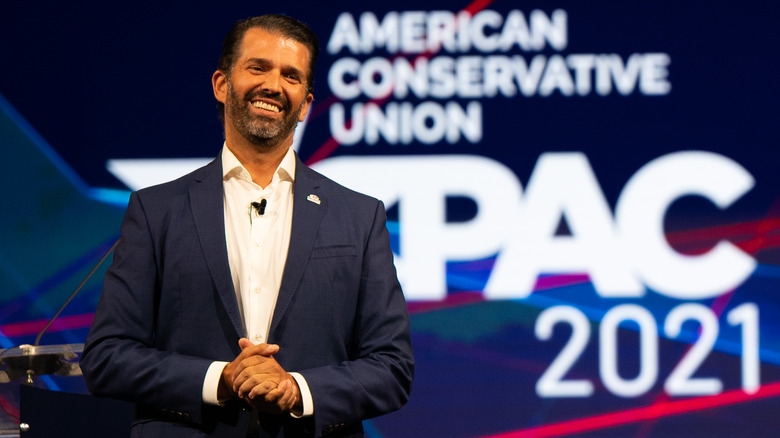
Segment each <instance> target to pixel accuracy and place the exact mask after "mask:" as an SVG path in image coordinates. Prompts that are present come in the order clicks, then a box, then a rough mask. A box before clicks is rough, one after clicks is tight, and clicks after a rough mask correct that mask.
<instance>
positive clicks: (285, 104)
mask: <svg viewBox="0 0 780 438" xmlns="http://www.w3.org/2000/svg"><path fill="white" fill-rule="evenodd" d="M257 98H262V99H266V100H270V101H272V102H274V103H275V104H276V106H278V107H279V108H281V109H282V110H283V111H289V110H290V101H288V100H287V98H285V97H284V95H283V94H278V93H268V92H266V91H263V90H256V91H250V92H249V93H247V94H246V96H244V100H245V101H247V102H251V101H252V100H253V99H257Z"/></svg>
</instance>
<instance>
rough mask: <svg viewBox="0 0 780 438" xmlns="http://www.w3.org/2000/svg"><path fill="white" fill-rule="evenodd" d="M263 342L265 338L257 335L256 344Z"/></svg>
mask: <svg viewBox="0 0 780 438" xmlns="http://www.w3.org/2000/svg"><path fill="white" fill-rule="evenodd" d="M262 340H263V337H262V336H260V335H259V334H256V335H255V341H256V342H260V341H262Z"/></svg>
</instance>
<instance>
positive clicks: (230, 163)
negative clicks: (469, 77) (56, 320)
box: [81, 15, 414, 437]
mask: <svg viewBox="0 0 780 438" xmlns="http://www.w3.org/2000/svg"><path fill="white" fill-rule="evenodd" d="M317 54H318V42H317V38H316V36H315V35H314V34H313V33H312V31H311V30H310V29H309V28H308V27H306V26H305V25H303V24H302V23H300V22H298V21H297V20H294V19H292V18H289V17H286V16H281V15H266V16H261V17H254V18H250V19H247V20H243V21H239V22H238V23H236V25H234V26H233V28H232V29H231V30H230V32H229V33H228V35H227V36H226V37H225V41H224V43H223V50H222V56H221V57H220V61H219V65H218V69H217V71H216V72H215V73H214V75H213V76H212V85H213V89H214V96H215V97H216V99H217V101H218V107H219V109H220V119H221V120H222V121H223V123H224V127H225V144H224V145H223V147H222V151H221V153H220V154H219V156H218V158H217V159H216V160H214V161H213V162H212V163H210V164H209V165H207V166H205V167H203V168H201V169H198V170H197V171H195V172H193V173H192V174H190V175H186V176H184V177H182V178H180V179H178V180H176V181H172V182H170V183H166V184H162V185H160V186H155V187H151V188H148V189H144V190H140V191H138V192H136V193H134V194H133V195H132V196H131V199H130V203H129V205H128V209H127V213H126V215H125V220H124V222H123V224H122V229H121V234H122V241H121V244H120V245H119V246H118V247H117V249H116V253H115V255H114V262H113V263H112V265H111V267H110V268H109V270H108V271H107V272H106V277H105V281H104V288H103V295H102V296H101V300H100V303H99V305H98V310H97V312H96V314H95V321H94V323H93V325H92V328H91V330H90V333H89V336H88V337H87V342H86V346H85V349H84V353H83V355H82V362H81V367H82V370H83V372H84V378H85V380H86V382H87V385H88V387H89V389H90V391H92V392H93V393H94V394H96V395H102V396H110V397H116V398H121V399H125V400H130V401H133V402H135V403H136V409H135V420H134V422H133V426H132V429H131V431H132V435H133V436H138V437H141V436H143V437H158V436H159V437H178V436H182V437H183V436H187V437H191V436H226V437H244V436H255V437H319V436H332V437H360V436H363V432H362V425H361V420H364V419H367V418H371V417H374V416H377V415H381V414H384V413H387V412H390V411H393V410H395V409H398V408H400V407H401V406H402V405H403V404H404V403H405V402H406V401H407V399H408V397H409V393H410V391H411V383H412V376H413V369H414V360H413V357H412V349H411V341H410V337H409V318H408V314H407V311H406V303H405V301H404V298H403V293H402V292H401V288H400V286H399V284H398V280H397V278H396V272H395V268H394V266H393V256H392V252H391V251H390V246H389V238H388V233H387V229H386V227H385V211H384V208H383V206H382V204H381V202H379V201H377V200H376V199H372V198H369V197H367V196H364V195H361V194H358V193H355V192H352V191H350V190H348V189H346V188H344V187H342V186H339V185H338V184H336V183H334V182H333V181H330V180H328V179H327V178H325V177H323V176H322V175H319V174H317V173H316V172H314V171H312V170H311V169H309V168H308V167H306V166H305V165H303V164H302V163H301V162H300V160H299V159H298V158H297V157H296V155H295V153H294V152H293V151H292V149H291V145H292V140H293V134H294V130H295V126H296V124H297V123H298V122H299V121H302V120H303V119H304V118H305V116H306V113H307V111H308V110H309V106H310V104H311V102H312V101H313V95H312V81H313V78H314V63H315V61H316V58H317Z"/></svg>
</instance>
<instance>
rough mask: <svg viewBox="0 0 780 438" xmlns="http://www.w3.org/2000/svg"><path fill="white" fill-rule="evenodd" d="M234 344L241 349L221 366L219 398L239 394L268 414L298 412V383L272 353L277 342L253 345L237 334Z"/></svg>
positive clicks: (299, 407)
mask: <svg viewBox="0 0 780 438" xmlns="http://www.w3.org/2000/svg"><path fill="white" fill-rule="evenodd" d="M238 345H239V346H240V347H241V353H240V354H239V355H238V356H237V357H236V358H235V360H233V362H230V363H228V364H227V365H226V366H225V368H224V369H223V370H222V376H221V377H220V379H219V389H218V397H219V399H220V400H228V399H230V398H233V397H239V398H241V399H242V400H244V401H246V402H247V403H249V404H250V405H252V406H253V407H255V408H256V409H257V410H259V411H260V412H266V413H271V414H281V413H284V412H295V413H301V412H302V402H301V394H300V390H299V389H298V384H297V383H296V382H295V379H294V378H293V377H292V376H291V375H290V374H288V373H287V372H286V371H285V370H284V369H282V367H281V366H280V365H279V363H278V362H277V361H276V360H275V359H274V357H273V355H274V354H276V353H277V352H278V351H279V346H278V345H273V344H258V345H254V344H252V343H251V342H250V341H249V340H248V339H246V338H241V339H240V340H239V341H238Z"/></svg>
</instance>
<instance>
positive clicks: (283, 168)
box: [222, 144, 295, 181]
mask: <svg viewBox="0 0 780 438" xmlns="http://www.w3.org/2000/svg"><path fill="white" fill-rule="evenodd" d="M234 177H235V178H239V179H243V180H246V181H252V176H251V175H250V174H249V171H248V170H246V168H245V167H244V166H243V165H242V164H241V162H240V161H238V158H236V156H235V155H234V154H233V152H232V151H231V150H230V149H229V148H228V147H227V144H223V146H222V180H223V181H227V180H228V179H230V178H234ZM277 179H278V180H289V181H295V151H293V148H292V147H291V148H289V149H287V153H285V154H284V157H283V158H282V162H281V163H279V167H277V168H276V172H274V177H273V180H274V181H275V180H277Z"/></svg>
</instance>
